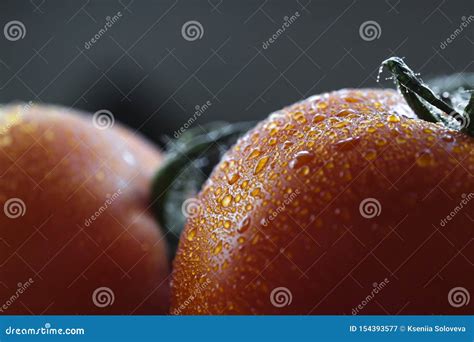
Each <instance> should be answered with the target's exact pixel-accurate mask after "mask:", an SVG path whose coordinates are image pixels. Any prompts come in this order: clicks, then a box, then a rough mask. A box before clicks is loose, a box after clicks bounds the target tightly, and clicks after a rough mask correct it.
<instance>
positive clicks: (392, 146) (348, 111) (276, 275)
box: [171, 90, 474, 314]
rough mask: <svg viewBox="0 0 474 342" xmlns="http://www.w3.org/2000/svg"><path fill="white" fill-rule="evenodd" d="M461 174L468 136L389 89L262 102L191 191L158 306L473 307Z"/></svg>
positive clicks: (468, 168)
mask: <svg viewBox="0 0 474 342" xmlns="http://www.w3.org/2000/svg"><path fill="white" fill-rule="evenodd" d="M473 173H474V140H473V138H472V137H469V136H468V135H466V134H463V133H460V132H458V131H454V130H450V129H447V128H445V127H444V126H442V125H441V124H435V123H429V122H426V121H423V120H420V119H418V118H416V116H415V115H414V113H413V112H412V111H411V110H410V108H408V106H407V105H406V103H405V101H404V100H403V99H402V97H401V96H400V95H398V94H397V93H396V92H395V91H392V90H341V91H336V92H332V93H328V94H323V95H320V96H313V97H311V98H309V99H307V100H305V101H302V102H299V103H296V104H294V105H292V106H290V107H287V108H284V109H282V110H280V111H278V112H275V113H273V114H272V115H271V116H270V117H269V118H268V119H266V120H264V121H263V122H262V123H260V124H259V125H258V126H257V127H256V128H254V129H253V130H251V131H250V132H249V133H248V134H247V135H245V137H243V138H242V139H240V140H239V142H238V143H237V144H236V145H235V146H234V147H233V148H232V149H231V150H230V151H229V152H228V153H227V154H226V155H225V157H224V158H223V160H222V161H221V162H220V164H219V165H218V166H217V167H216V168H215V169H214V171H213V173H212V175H211V177H210V179H208V181H207V182H206V184H205V186H204V187H203V189H202V191H201V193H200V194H199V196H198V197H197V200H198V201H199V203H200V210H199V212H198V213H197V214H196V215H192V217H190V218H189V219H188V222H187V225H186V228H185V231H184V232H183V235H182V238H181V241H180V245H179V248H178V252H177V256H176V259H175V261H174V270H173V276H172V279H173V280H172V299H171V302H172V304H171V313H174V314H467V313H472V301H471V303H470V304H469V301H468V300H466V299H467V298H468V296H469V292H470V294H471V295H472V293H473V289H474V277H473V276H472V274H473V261H474V248H473V243H474V239H473V238H474V231H473V219H474V214H473V213H474V211H473V208H474V193H473V192H474V177H473ZM460 296H461V297H462V298H464V300H463V299H462V298H460ZM466 303H467V304H466Z"/></svg>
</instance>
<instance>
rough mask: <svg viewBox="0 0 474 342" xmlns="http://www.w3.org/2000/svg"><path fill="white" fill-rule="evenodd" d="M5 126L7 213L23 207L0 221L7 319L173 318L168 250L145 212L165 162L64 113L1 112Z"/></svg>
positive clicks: (0, 293) (0, 286) (125, 135)
mask: <svg viewBox="0 0 474 342" xmlns="http://www.w3.org/2000/svg"><path fill="white" fill-rule="evenodd" d="M0 124H1V134H0V174H1V176H0V203H1V205H2V209H3V208H5V205H6V203H7V201H8V200H10V199H20V200H21V201H22V202H23V203H24V212H23V215H22V216H21V215H18V217H15V218H11V217H8V216H7V215H4V212H2V213H1V215H0V238H1V239H0V246H1V248H0V298H1V299H2V300H3V299H5V303H7V304H8V305H7V306H6V307H3V309H2V310H3V311H2V312H3V313H4V314H132V313H133V314H152V313H154V314H160V313H165V312H167V311H168V292H169V289H168V284H167V281H166V279H167V277H168V274H169V267H168V261H167V258H166V252H167V251H166V245H165V242H164V240H163V236H162V233H161V231H160V227H158V226H157V224H156V223H155V221H154V219H153V218H152V216H151V214H150V213H149V211H148V205H149V187H150V179H151V177H152V176H153V173H154V172H155V171H156V168H157V167H158V166H159V164H160V162H161V160H162V156H161V154H160V152H159V151H158V150H157V149H155V148H154V147H152V146H151V145H150V144H149V143H148V142H146V141H145V140H144V139H143V138H141V137H140V136H137V135H135V134H133V133H132V132H131V131H129V130H127V129H125V128H123V127H121V126H120V125H119V124H118V123H115V125H114V126H113V127H110V128H107V129H98V128H97V126H100V125H96V126H94V125H93V120H92V116H89V115H85V114H83V113H78V112H74V111H71V110H68V109H65V108H61V107H53V106H39V105H33V106H32V107H31V108H29V107H28V106H27V107H25V106H23V105H11V106H4V107H1V108H0ZM17 203H18V202H17ZM9 210H10V214H13V216H15V215H17V214H18V212H15V209H14V208H13V207H11V208H10V209H9ZM16 210H22V209H21V208H20V207H17V209H16ZM10 216H12V215H10ZM30 279H31V281H32V282H31V283H30ZM25 284H28V285H29V286H27V288H26V289H25V286H24V285H25ZM20 285H22V286H20ZM19 288H22V289H23V291H22V293H21V294H20V295H19V296H18V298H17V299H15V300H10V298H11V296H14V295H15V294H16V293H17V292H18V289H19ZM100 288H108V289H109V290H106V291H109V292H108V294H107V293H106V292H104V291H102V290H98V291H97V292H96V290H97V289H100ZM95 292H96V294H95V295H94V293H95ZM101 296H102V298H101ZM107 296H108V297H107ZM7 299H8V301H7ZM2 304H3V302H2V303H0V305H2Z"/></svg>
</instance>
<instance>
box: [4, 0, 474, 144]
mask: <svg viewBox="0 0 474 342" xmlns="http://www.w3.org/2000/svg"><path fill="white" fill-rule="evenodd" d="M473 3H474V2H473V1H471V0H466V1H447V0H433V1H414V0H410V1H409V0H390V1H388V0H387V1H384V0H373V1H356V0H338V1H336V0H332V1H326V0H324V1H323V0H320V1H316V0H298V1H289V0H268V1H261V0H260V1H250V0H235V1H231V0H223V1H222V0H221V1H218V0H212V1H207V0H200V1H197V0H195V1H184V0H180V1H174V0H173V1H165V0H160V1H138V0H135V1H133V0H132V1H130V0H121V1H116V0H110V1H98V0H96V1H92V0H90V1H88V0H79V1H77V0H76V1H72V0H68V1H64V0H55V1H52V0H32V1H29V0H21V1H19V0H8V1H5V0H2V1H1V3H0V25H1V28H2V33H3V27H4V25H5V24H6V23H7V22H9V21H11V20H19V21H21V22H22V23H23V24H24V25H25V27H26V36H25V38H24V39H21V40H18V41H15V42H11V41H8V40H7V39H5V37H4V35H3V34H2V35H0V102H1V103H7V102H11V101H15V100H23V101H34V102H46V103H55V104H62V105H64V106H67V107H74V108H79V109H85V110H87V111H90V112H95V111H97V110H99V109H108V110H110V111H111V112H112V113H113V114H114V116H115V118H116V119H117V120H120V121H122V122H125V123H127V124H128V125H130V126H132V127H135V128H137V129H139V130H140V131H142V132H144V133H145V134H146V135H148V136H149V137H150V138H151V139H153V140H155V141H158V140H159V139H160V137H161V136H162V135H163V134H169V135H172V134H173V131H174V130H175V129H178V128H179V127H180V126H182V125H183V123H184V122H186V121H187V120H188V118H189V117H190V116H191V115H192V113H193V111H194V108H195V106H196V105H202V104H204V103H205V102H206V101H211V103H212V105H211V107H210V108H209V109H208V110H207V111H206V112H205V114H203V115H202V116H201V117H200V118H199V119H198V122H197V123H196V124H201V123H205V122H208V121H212V120H227V121H238V120H242V119H259V118H264V117H265V116H267V115H268V113H270V112H271V111H273V110H276V109H278V108H280V107H282V106H284V105H287V104H290V103H292V102H294V101H297V100H299V99H301V98H305V97H308V96H310V95H312V94H317V93H320V92H323V91H328V90H334V89H338V88H342V87H381V86H390V85H391V83H390V82H389V81H383V82H382V84H377V83H376V76H377V69H378V66H379V63H380V62H381V61H382V60H383V59H384V58H386V57H388V56H391V55H399V56H404V57H406V61H407V63H408V64H409V65H411V66H412V67H414V68H415V69H416V70H417V71H420V72H421V73H422V75H423V76H424V77H425V78H427V77H430V76H435V75H442V74H446V73H452V72H461V71H474V70H473V69H474V68H473V43H474V37H473V31H474V30H473V29H474V22H473V23H471V24H470V25H471V26H469V27H468V28H467V29H465V30H464V31H463V32H462V33H461V34H460V35H458V36H457V37H456V39H455V40H454V41H453V42H452V43H450V44H449V45H448V46H447V47H446V48H445V49H441V47H440V44H441V43H442V42H443V41H445V40H446V38H448V37H449V36H450V35H451V34H452V33H453V32H454V31H455V30H456V29H457V28H458V27H459V25H460V24H461V22H462V20H463V19H462V16H465V17H469V15H472V14H474V13H473V12H474V11H473V7H474V6H473ZM118 11H121V13H122V14H123V16H122V18H121V19H120V20H119V21H118V22H117V23H115V24H114V25H113V27H111V28H110V29H109V30H108V32H107V33H106V34H105V35H104V36H102V37H101V38H100V40H99V41H98V42H97V43H95V44H94V45H93V46H92V48H91V49H89V50H86V49H85V48H84V43H85V42H86V41H89V40H90V39H91V38H92V37H93V36H94V35H95V34H96V33H97V32H98V31H99V30H100V29H101V28H102V27H103V26H104V24H105V21H106V19H105V18H106V17H107V16H113V15H114V14H116V13H117V12H118ZM296 11H298V12H299V13H300V17H299V18H298V19H297V20H296V22H294V23H293V24H292V25H291V26H290V27H289V28H288V29H287V30H286V31H285V32H284V33H283V34H282V35H281V36H280V37H279V38H278V39H277V41H276V42H275V43H273V44H271V45H270V47H269V48H268V49H263V48H262V43H263V42H264V41H266V40H267V39H268V38H269V37H271V36H272V35H273V34H274V33H275V32H276V30H277V29H278V28H279V27H281V25H282V24H283V21H284V19H283V18H284V17H285V16H291V15H293V14H294V13H295V12H296ZM189 20H197V21H199V22H200V23H201V24H202V26H203V28H204V34H203V37H202V38H201V39H199V40H196V41H192V42H190V41H186V40H185V39H183V37H182V35H181V27H182V26H183V24H184V23H185V22H187V21H189ZM368 20H374V21H376V22H377V23H378V24H379V25H380V27H381V35H380V38H379V39H375V40H373V41H365V40H363V39H362V38H361V36H360V35H359V27H360V25H361V24H362V23H363V22H365V21H368Z"/></svg>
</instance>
